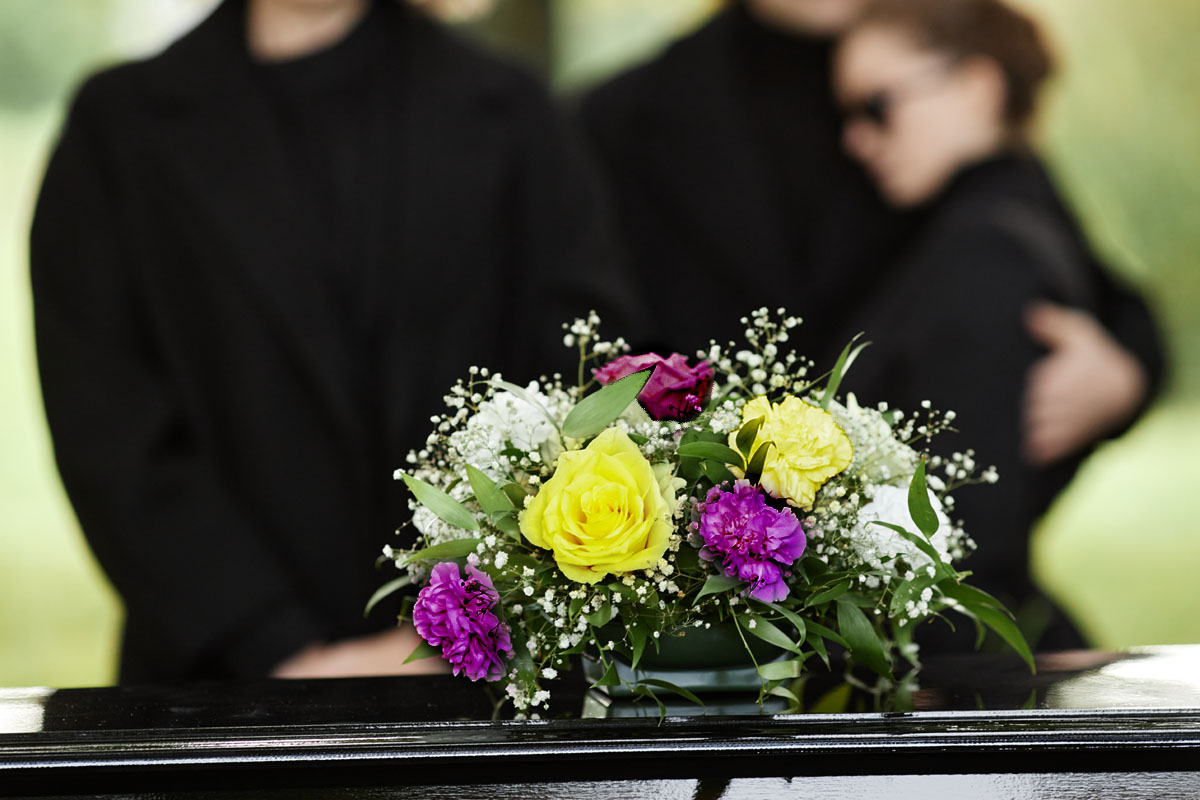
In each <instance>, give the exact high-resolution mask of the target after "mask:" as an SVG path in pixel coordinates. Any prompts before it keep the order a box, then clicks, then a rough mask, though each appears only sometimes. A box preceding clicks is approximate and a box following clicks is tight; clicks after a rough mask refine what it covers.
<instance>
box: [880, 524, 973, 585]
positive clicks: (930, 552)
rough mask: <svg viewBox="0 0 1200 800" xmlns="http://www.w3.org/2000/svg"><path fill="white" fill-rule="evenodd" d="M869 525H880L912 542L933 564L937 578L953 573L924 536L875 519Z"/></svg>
mask: <svg viewBox="0 0 1200 800" xmlns="http://www.w3.org/2000/svg"><path fill="white" fill-rule="evenodd" d="M871 524H872V525H882V526H883V527H885V528H888V529H890V530H893V531H895V532H896V533H898V534H900V535H901V536H903V537H904V538H905V539H907V540H908V541H910V542H912V543H913V546H914V547H916V548H917V549H918V550H920V551H921V552H922V553H924V554H925V555H927V556H929V560H930V561H932V562H933V567H934V569H935V570H937V574H938V575H939V576H946V575H950V574H952V573H953V571H952V570H951V568H950V566H949V565H948V564H946V562H944V561H942V554H941V553H939V552H938V551H937V549H936V548H935V547H934V546H933V545H932V544H930V543H929V540H928V539H926V538H925V537H924V536H918V535H917V534H915V533H913V532H912V531H910V530H909V529H908V528H902V527H900V526H899V525H893V524H892V523H890V522H882V521H880V520H877V519H873V520H871Z"/></svg>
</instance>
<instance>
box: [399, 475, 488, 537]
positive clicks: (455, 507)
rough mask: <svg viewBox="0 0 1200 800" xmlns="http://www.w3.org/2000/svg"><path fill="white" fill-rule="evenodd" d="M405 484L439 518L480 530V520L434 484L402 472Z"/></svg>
mask: <svg viewBox="0 0 1200 800" xmlns="http://www.w3.org/2000/svg"><path fill="white" fill-rule="evenodd" d="M400 477H401V479H402V480H403V481H404V484H405V485H406V486H407V487H408V488H409V490H410V491H411V492H412V493H413V496H414V497H416V498H417V502H419V503H420V504H421V505H423V506H425V507H426V508H428V509H429V510H430V511H432V512H433V513H434V514H435V515H436V516H437V518H438V519H440V520H441V521H442V522H445V523H446V524H448V525H453V526H454V527H456V528H462V529H463V530H467V531H478V530H479V521H478V520H476V519H475V515H474V514H472V513H471V512H470V511H468V510H467V509H466V508H465V507H464V506H463V504H462V503H460V502H458V501H457V500H455V499H454V498H453V497H451V496H450V495H448V494H446V493H445V492H443V491H442V490H441V489H438V488H436V487H434V486H430V485H429V484H428V483H425V482H424V481H421V480H417V479H416V478H414V477H412V476H411V475H408V474H406V473H403V472H401V473H400Z"/></svg>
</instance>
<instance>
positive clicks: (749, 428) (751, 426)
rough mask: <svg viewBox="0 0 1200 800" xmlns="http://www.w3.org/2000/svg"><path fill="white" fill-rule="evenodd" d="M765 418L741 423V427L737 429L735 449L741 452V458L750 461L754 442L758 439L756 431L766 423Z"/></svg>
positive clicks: (756, 418)
mask: <svg viewBox="0 0 1200 800" xmlns="http://www.w3.org/2000/svg"><path fill="white" fill-rule="evenodd" d="M766 420H767V418H766V416H765V415H764V416H761V417H755V418H754V419H752V420H749V421H747V422H744V423H742V427H740V428H738V432H737V439H736V441H737V449H738V450H740V451H741V453H742V456H743V457H744V458H745V459H746V460H749V459H750V452H751V450H752V449H753V447H754V440H755V439H757V438H758V431H759V429H761V428H762V426H763V423H764V422H766Z"/></svg>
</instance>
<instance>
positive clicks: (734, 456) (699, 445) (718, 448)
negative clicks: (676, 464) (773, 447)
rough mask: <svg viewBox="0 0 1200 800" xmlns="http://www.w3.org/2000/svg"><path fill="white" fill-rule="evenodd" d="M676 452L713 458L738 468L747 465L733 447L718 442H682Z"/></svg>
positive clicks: (690, 456)
mask: <svg viewBox="0 0 1200 800" xmlns="http://www.w3.org/2000/svg"><path fill="white" fill-rule="evenodd" d="M675 452H676V453H677V454H678V455H680V456H683V457H685V458H711V459H715V460H717V461H719V462H721V463H722V464H732V465H734V466H735V467H737V468H738V469H741V468H742V467H744V466H745V464H746V462H745V461H743V460H742V457H741V455H740V454H739V453H738V451H736V450H734V449H733V448H732V447H728V446H726V445H723V444H718V443H717V442H692V443H691V444H681V445H679V447H678V448H676V450H675Z"/></svg>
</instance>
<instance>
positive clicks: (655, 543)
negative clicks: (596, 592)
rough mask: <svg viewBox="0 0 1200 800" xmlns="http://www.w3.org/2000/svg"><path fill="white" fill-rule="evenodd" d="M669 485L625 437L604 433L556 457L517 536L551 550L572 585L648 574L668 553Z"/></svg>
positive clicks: (664, 472)
mask: <svg viewBox="0 0 1200 800" xmlns="http://www.w3.org/2000/svg"><path fill="white" fill-rule="evenodd" d="M674 494H675V491H674V482H673V481H672V480H671V475H670V472H669V470H662V469H660V470H656V469H655V468H654V467H652V466H651V465H650V462H649V461H647V460H646V458H645V457H644V456H643V455H642V454H641V451H639V450H638V448H637V445H635V444H634V443H633V441H632V440H631V439H630V438H629V437H628V436H626V435H625V433H624V432H623V431H620V430H617V429H615V428H609V429H608V430H606V431H604V432H603V433H601V434H600V435H599V436H597V437H596V438H595V439H593V440H592V442H591V444H589V445H588V446H587V447H586V448H584V449H583V450H574V451H570V452H565V453H563V454H562V455H560V456H559V458H558V464H557V466H556V467H555V469H554V475H553V476H551V478H550V480H548V481H546V483H545V484H543V485H542V488H541V490H540V491H539V492H538V493H537V494H536V495H535V496H534V497H533V499H532V500H530V501H529V503H528V505H527V506H526V508H525V510H524V511H522V512H521V517H520V522H521V533H523V534H524V535H525V538H526V539H528V540H529V541H530V542H532V543H533V544H534V545H536V546H538V547H544V548H546V549H548V550H551V551H553V553H554V560H555V562H556V563H557V564H558V568H559V569H561V570H562V572H563V574H564V575H566V576H567V577H568V578H570V579H571V580H573V581H578V582H580V583H596V582H597V581H599V580H600V579H601V578H603V577H604V576H605V575H607V574H610V573H619V572H631V571H633V570H639V569H648V568H650V567H652V566H653V565H654V564H656V563H657V562H658V560H659V559H660V558H662V557H663V554H664V553H665V552H666V550H667V545H668V544H669V542H670V537H671V532H672V530H673V529H674V526H673V524H672V522H671V517H672V512H673V510H674V508H675V497H674Z"/></svg>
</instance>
